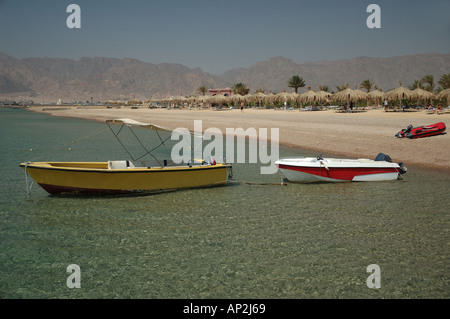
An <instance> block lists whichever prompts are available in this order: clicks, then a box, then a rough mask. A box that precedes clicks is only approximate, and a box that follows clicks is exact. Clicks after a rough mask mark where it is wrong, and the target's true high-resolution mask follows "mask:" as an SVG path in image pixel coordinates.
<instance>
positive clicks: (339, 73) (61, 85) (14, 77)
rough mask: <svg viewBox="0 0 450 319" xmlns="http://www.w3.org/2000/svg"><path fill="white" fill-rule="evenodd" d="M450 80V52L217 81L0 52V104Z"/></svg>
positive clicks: (97, 60) (278, 61)
mask: <svg viewBox="0 0 450 319" xmlns="http://www.w3.org/2000/svg"><path fill="white" fill-rule="evenodd" d="M446 73H450V54H449V53H427V54H413V55H405V56H394V57H387V58H376V57H375V58H374V57H367V56H360V57H355V58H351V59H341V60H321V61H311V62H305V63H301V64H298V63H296V62H294V61H293V60H292V59H288V58H285V57H282V56H276V57H271V58H269V59H268V60H265V61H258V62H256V63H255V64H253V65H252V66H250V67H240V68H235V69H231V70H228V71H226V72H223V73H221V74H216V75H212V74H210V73H207V72H205V71H203V70H202V69H201V68H199V67H195V68H190V67H187V66H185V65H182V64H179V63H160V64H153V63H149V62H142V61H140V60H137V59H134V58H122V59H119V58H110V57H94V58H90V57H82V58H80V59H79V60H72V59H67V58H48V57H44V58H36V57H31V58H23V59H16V58H14V57H11V56H8V55H6V54H5V53H2V52H0V97H3V98H4V97H8V96H16V97H19V96H20V97H21V98H24V99H25V98H27V97H28V98H29V99H34V98H38V99H40V98H42V99H59V98H61V99H66V100H68V99H74V100H95V101H103V100H107V99H123V100H126V99H131V98H137V99H141V100H146V99H148V98H150V97H166V96H171V95H185V96H187V95H192V94H197V89H198V88H199V87H200V86H206V87H207V88H223V87H231V86H232V85H233V84H235V83H238V82H242V83H244V84H246V85H247V87H249V88H250V90H251V93H253V92H254V91H255V90H257V89H263V90H265V92H266V93H269V92H273V93H277V92H280V91H283V90H286V91H289V92H290V91H292V88H289V87H288V86H287V81H288V79H289V78H290V77H292V76H293V75H299V76H301V77H302V78H303V79H304V80H305V82H306V86H305V88H301V89H300V90H299V93H300V92H302V91H305V90H306V89H307V87H308V86H310V87H311V88H312V89H315V90H317V89H318V86H319V85H327V86H328V87H329V89H330V90H334V91H336V86H338V85H344V84H346V83H348V84H349V86H350V87H352V88H354V87H355V86H357V87H359V84H360V83H361V82H362V81H363V80H365V79H370V80H372V81H373V82H374V83H375V84H376V85H377V87H378V88H382V89H383V90H384V91H387V90H389V89H391V88H394V87H397V86H398V84H399V81H401V83H402V85H403V86H407V85H409V84H411V83H412V82H413V81H414V80H420V79H421V78H422V77H423V76H424V75H427V74H432V75H433V76H434V80H435V82H437V81H439V78H440V76H442V75H443V74H446Z"/></svg>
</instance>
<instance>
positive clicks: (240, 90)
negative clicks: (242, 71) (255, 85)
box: [231, 82, 250, 95]
mask: <svg viewBox="0 0 450 319" xmlns="http://www.w3.org/2000/svg"><path fill="white" fill-rule="evenodd" d="M231 89H232V91H233V93H234V94H240V95H247V94H248V93H249V92H250V89H249V88H248V87H247V86H246V85H245V84H244V83H241V82H239V83H236V84H234V85H233V87H232V88H231Z"/></svg>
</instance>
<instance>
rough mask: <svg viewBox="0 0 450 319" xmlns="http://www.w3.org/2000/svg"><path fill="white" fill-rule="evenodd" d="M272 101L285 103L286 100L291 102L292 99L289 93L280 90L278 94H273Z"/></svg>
mask: <svg viewBox="0 0 450 319" xmlns="http://www.w3.org/2000/svg"><path fill="white" fill-rule="evenodd" d="M272 101H273V102H275V103H283V104H284V103H287V102H291V101H292V95H291V94H290V93H287V92H281V93H278V94H275V95H274V96H273V100H272Z"/></svg>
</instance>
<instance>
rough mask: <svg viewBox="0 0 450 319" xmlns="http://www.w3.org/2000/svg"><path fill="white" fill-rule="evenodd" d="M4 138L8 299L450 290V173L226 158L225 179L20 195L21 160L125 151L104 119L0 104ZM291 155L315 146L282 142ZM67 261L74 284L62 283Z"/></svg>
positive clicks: (0, 227)
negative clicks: (342, 178) (137, 191)
mask: <svg viewBox="0 0 450 319" xmlns="http://www.w3.org/2000/svg"><path fill="white" fill-rule="evenodd" d="M85 135H86V139H81V140H80V141H79V142H77V143H75V144H72V143H71V141H74V140H76V139H77V138H79V137H83V136H85ZM91 135H92V136H91ZM69 147H70V148H71V150H70V151H69ZM30 149H32V151H30ZM0 151H1V158H0V164H1V175H0V177H1V179H0V297H2V298H296V299H297V298H449V297H450V289H449V277H450V276H449V270H450V269H449V268H450V267H449V261H450V260H449V239H450V238H449V237H450V236H449V204H450V199H449V196H448V191H449V186H450V175H449V173H448V172H438V171H430V170H424V169H418V168H415V167H408V169H409V170H408V173H407V174H406V175H405V178H406V180H407V181H406V182H403V181H396V182H374V183H345V184H307V185H304V184H288V186H281V185H271V184H270V183H274V184H279V183H280V182H281V181H282V178H281V175H280V174H279V173H276V174H274V175H260V174H259V167H260V165H259V164H234V166H233V168H234V169H233V170H234V176H235V179H236V181H237V182H236V183H234V184H232V185H230V186H226V187H217V188H207V189H191V190H182V191H176V192H168V193H163V194H157V195H149V196H107V197H101V196H97V197H76V196H73V197H57V196H50V195H48V194H47V193H46V192H45V191H44V190H42V189H41V188H40V187H39V186H38V185H35V184H34V185H33V186H32V188H31V190H30V196H29V197H27V191H26V186H25V174H24V171H23V170H22V169H21V168H20V167H19V163H20V162H23V161H27V160H67V161H70V160H82V161H83V160H86V161H89V160H108V159H126V158H127V156H126V155H127V154H126V153H125V152H124V151H123V150H122V149H121V147H120V145H119V144H118V143H117V141H115V140H114V138H113V137H112V135H111V132H109V131H108V128H107V127H106V125H105V124H104V123H98V122H94V121H85V120H79V119H69V118H57V117H50V116H46V115H45V114H37V113H32V112H28V111H25V110H17V109H5V108H3V109H2V108H0ZM378 151H382V150H377V151H375V152H374V156H375V155H376V153H377V152H378ZM292 155H294V156H295V155H302V156H309V155H312V156H314V155H317V154H315V153H313V152H310V151H304V150H298V149H293V148H281V149H280V156H282V157H284V156H292ZM324 155H325V154H324ZM404 161H405V163H406V165H407V159H405V160H404ZM243 181H248V182H262V183H266V182H267V183H269V185H257V184H253V185H250V184H245V183H242V182H243ZM70 264H77V265H79V266H80V269H81V288H80V289H76V288H75V289H69V288H68V287H67V285H66V280H67V277H68V276H69V275H70V274H69V273H67V272H66V268H67V266H68V265H70ZM370 264H377V265H379V267H380V269H381V288H379V289H370V288H368V286H367V284H366V280H367V278H368V276H369V275H370V273H368V272H367V267H368V266H369V265H370Z"/></svg>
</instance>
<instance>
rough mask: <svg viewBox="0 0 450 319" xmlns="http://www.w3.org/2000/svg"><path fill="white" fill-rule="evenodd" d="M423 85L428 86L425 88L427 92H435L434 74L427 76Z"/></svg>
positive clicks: (422, 80) (423, 79) (423, 80)
mask: <svg viewBox="0 0 450 319" xmlns="http://www.w3.org/2000/svg"><path fill="white" fill-rule="evenodd" d="M420 81H421V82H422V83H426V84H428V85H427V86H425V87H424V89H425V90H427V91H430V92H433V91H434V79H433V75H432V74H427V75H425V76H424V77H423V78H422V79H421V80H420Z"/></svg>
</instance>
